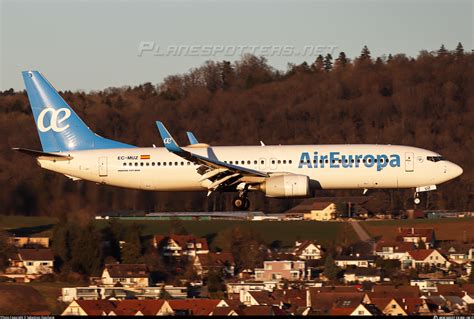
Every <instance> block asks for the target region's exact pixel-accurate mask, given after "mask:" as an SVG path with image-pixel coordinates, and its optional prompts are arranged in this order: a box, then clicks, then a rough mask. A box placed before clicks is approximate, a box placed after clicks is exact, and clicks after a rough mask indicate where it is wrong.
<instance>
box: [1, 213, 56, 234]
mask: <svg viewBox="0 0 474 319" xmlns="http://www.w3.org/2000/svg"><path fill="white" fill-rule="evenodd" d="M55 223H57V219H56V218H53V217H35V216H5V215H0V230H2V229H14V228H28V227H39V226H45V225H51V224H55Z"/></svg>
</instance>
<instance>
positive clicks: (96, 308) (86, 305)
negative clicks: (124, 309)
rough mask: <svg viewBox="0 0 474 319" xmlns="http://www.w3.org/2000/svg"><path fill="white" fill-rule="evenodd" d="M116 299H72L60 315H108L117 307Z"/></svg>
mask: <svg viewBox="0 0 474 319" xmlns="http://www.w3.org/2000/svg"><path fill="white" fill-rule="evenodd" d="M117 303H118V302H117V301H110V300H74V301H72V302H71V303H70V304H69V305H68V306H67V307H66V309H64V311H63V313H62V314H61V315H62V316H108V315H109V314H110V313H111V312H112V313H113V311H114V310H115V308H116V307H117Z"/></svg>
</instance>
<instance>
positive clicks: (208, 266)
mask: <svg viewBox="0 0 474 319" xmlns="http://www.w3.org/2000/svg"><path fill="white" fill-rule="evenodd" d="M194 269H195V270H196V273H197V274H198V275H199V276H204V275H206V274H207V273H208V272H209V271H210V270H216V271H219V272H223V273H224V274H225V275H228V276H234V269H235V262H234V256H233V255H232V254H231V253H208V254H198V255H197V256H196V258H194Z"/></svg>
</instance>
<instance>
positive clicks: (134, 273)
mask: <svg viewBox="0 0 474 319" xmlns="http://www.w3.org/2000/svg"><path fill="white" fill-rule="evenodd" d="M101 283H102V285H104V286H122V287H149V286H150V273H149V271H148V267H147V266H146V265H144V264H106V265H105V268H104V270H103V272H102V276H101Z"/></svg>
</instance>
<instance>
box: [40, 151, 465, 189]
mask: <svg viewBox="0 0 474 319" xmlns="http://www.w3.org/2000/svg"><path fill="white" fill-rule="evenodd" d="M184 149H186V150H189V151H191V152H193V153H195V154H199V155H202V156H206V157H210V158H215V159H218V160H220V161H223V162H224V161H225V162H227V163H230V164H233V165H237V166H242V167H246V168H251V169H254V170H259V171H264V172H268V173H269V174H272V173H283V172H284V173H290V174H300V175H307V176H308V177H309V178H310V179H311V182H312V183H313V185H317V188H321V189H370V188H411V187H421V186H426V185H437V184H440V183H443V182H446V181H448V180H450V179H452V178H454V177H457V176H459V175H460V174H461V173H462V169H461V168H460V167H459V166H458V165H456V164H454V163H451V162H449V161H446V160H441V161H437V162H434V161H430V160H428V157H430V156H439V154H437V153H435V152H432V151H428V150H424V149H420V148H416V147H409V146H398V145H349V144H348V145H291V146H215V147H212V148H211V147H195V146H194V147H193V146H189V147H184ZM315 153H316V156H315ZM61 154H69V155H70V156H72V159H71V160H66V161H52V160H50V159H41V158H40V159H38V162H39V164H40V166H41V167H43V168H45V169H48V170H52V171H55V172H58V173H62V174H65V175H67V176H69V177H72V178H74V179H83V180H88V181H92V182H96V183H102V184H107V185H113V186H119V187H126V188H132V189H144V190H155V191H203V190H207V188H206V181H204V182H203V181H202V176H201V175H200V174H199V173H198V172H197V171H196V169H197V168H198V167H199V166H198V165H196V164H194V163H191V162H188V161H186V160H184V159H182V158H181V157H179V156H177V155H175V154H173V153H170V152H169V151H167V150H166V149H165V148H123V149H101V150H84V151H70V152H65V153H61ZM343 155H344V156H343ZM367 155H372V156H373V157H372V158H370V156H369V157H368V158H367V157H366V161H365V162H364V157H365V156H367ZM383 155H387V159H385V157H384V156H383ZM324 156H326V157H324ZM331 156H332V157H331ZM331 159H332V161H331ZM374 159H378V162H377V163H374ZM397 159H398V160H397ZM302 160H303V163H302ZM308 161H310V162H308Z"/></svg>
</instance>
